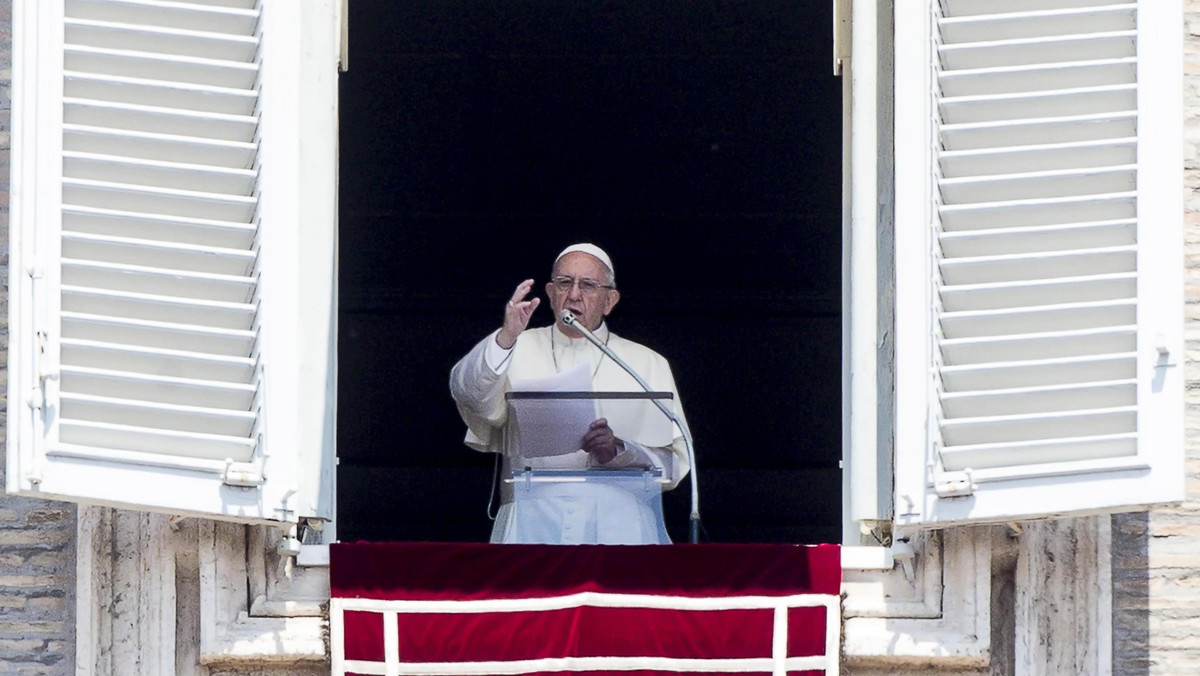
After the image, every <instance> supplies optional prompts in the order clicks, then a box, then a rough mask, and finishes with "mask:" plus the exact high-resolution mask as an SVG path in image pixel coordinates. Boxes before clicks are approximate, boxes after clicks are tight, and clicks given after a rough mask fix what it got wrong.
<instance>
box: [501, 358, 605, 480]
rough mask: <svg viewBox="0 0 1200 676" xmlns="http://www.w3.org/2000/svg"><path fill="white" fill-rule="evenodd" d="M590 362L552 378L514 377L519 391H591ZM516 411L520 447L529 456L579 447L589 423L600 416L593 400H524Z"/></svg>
mask: <svg viewBox="0 0 1200 676" xmlns="http://www.w3.org/2000/svg"><path fill="white" fill-rule="evenodd" d="M588 368H589V365H588V364H586V363H584V364H578V365H577V366H574V367H572V368H569V369H567V370H566V371H563V372H562V373H559V374H558V375H555V376H551V377H549V378H531V379H529V380H514V381H513V382H512V389H513V391H516V392H591V391H592V379H591V373H590V372H589V371H588ZM513 410H514V413H515V414H516V421H515V422H516V433H517V448H519V449H521V455H522V456H524V457H526V458H543V457H548V456H555V455H566V454H568V453H574V452H575V451H578V450H579V442H580V440H581V439H583V435H584V433H585V432H587V428H588V425H590V424H592V421H594V420H595V419H596V418H597V417H598V416H597V415H596V405H595V402H594V401H593V400H591V399H522V400H521V401H520V404H519V405H517V406H514V407H513Z"/></svg>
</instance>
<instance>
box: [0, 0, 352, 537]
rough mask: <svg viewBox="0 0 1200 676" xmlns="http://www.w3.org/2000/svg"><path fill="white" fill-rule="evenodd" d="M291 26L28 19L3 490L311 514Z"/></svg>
mask: <svg viewBox="0 0 1200 676" xmlns="http://www.w3.org/2000/svg"><path fill="white" fill-rule="evenodd" d="M263 5H268V6H269V9H267V10H264V7H263ZM298 8H299V4H298V3H295V4H294V3H291V2H284V3H279V2H275V3H270V0H263V1H261V2H260V0H186V1H182V2H167V1H162V0H65V2H64V1H63V0H51V1H46V0H36V2H35V1H34V0H25V1H22V0H17V1H16V2H14V30H13V32H14V73H13V80H14V120H13V127H14V140H13V169H14V171H13V174H12V183H13V196H12V219H11V228H10V229H11V242H10V247H11V252H12V261H11V262H12V268H11V275H10V294H11V296H10V309H11V313H10V314H11V336H10V340H11V345H10V356H11V358H10V369H11V373H10V390H9V417H8V425H9V448H8V473H7V486H8V490H9V491H10V492H19V493H25V494H30V495H38V496H43V497H61V498H67V499H81V500H87V501H96V502H102V503H106V504H114V505H125V506H133V507H141V508H149V509H155V510H167V511H172V512H177V513H199V514H209V515H216V516H224V517H230V518H238V519H246V520H262V519H267V520H272V519H283V520H293V519H295V518H296V516H298V514H297V507H296V506H297V504H298V499H299V497H298V496H296V495H295V493H296V487H297V485H298V483H303V482H302V481H301V480H300V478H299V477H298V472H300V471H301V470H300V469H299V468H297V467H296V465H297V462H296V457H297V453H296V444H295V443H294V442H293V440H291V439H288V440H286V441H283V440H280V439H278V438H272V436H271V435H269V434H268V432H267V430H268V429H269V427H270V425H268V421H269V420H271V419H272V418H278V420H276V421H275V427H280V426H286V425H289V424H290V425H292V426H294V425H295V424H297V423H298V420H297V416H296V408H297V407H296V406H295V405H292V404H294V402H295V401H296V399H297V397H296V394H295V392H294V389H295V387H296V386H295V383H296V378H295V372H296V371H298V370H299V369H300V363H299V361H298V359H297V358H295V354H296V351H295V350H293V349H291V348H290V347H289V346H288V343H289V342H295V341H296V340H298V339H297V338H296V336H298V335H299V334H300V333H301V331H302V330H303V327H302V326H301V325H300V324H299V322H298V319H297V318H298V313H297V312H296V311H295V308H296V307H298V306H299V304H300V302H299V299H298V298H296V297H295V296H296V293H297V292H296V291H295V288H296V286H297V285H296V284H295V280H294V279H291V278H289V277H286V275H289V274H293V273H294V268H295V267H296V264H292V265H291V266H289V265H286V264H279V265H276V266H275V267H274V268H271V266H270V265H264V261H267V260H272V257H271V255H269V254H270V253H271V252H275V254H276V258H278V256H279V253H278V252H280V251H283V252H292V251H294V250H296V248H297V244H296V241H297V240H298V238H299V236H300V233H299V226H298V221H288V220H287V217H288V215H289V213H290V214H292V215H294V212H295V209H289V208H286V207H284V208H281V207H280V206H279V204H277V203H285V202H289V201H290V202H297V201H298V199H297V197H296V196H297V195H298V194H299V192H300V191H301V185H300V183H299V181H296V180H293V179H294V177H295V176H296V175H297V169H296V167H297V165H298V164H299V162H298V161H297V160H296V157H294V156H292V157H288V156H287V153H286V152H283V151H281V152H278V153H277V154H276V155H274V156H267V155H266V154H265V153H264V152H263V149H264V148H265V147H268V146H271V145H272V143H273V144H274V146H276V147H280V148H287V147H289V146H298V145H299V143H298V138H297V137H298V135H299V127H298V126H297V125H296V124H294V123H291V122H289V119H290V118H289V117H288V113H286V112H285V113H283V114H280V115H277V116H275V117H272V115H273V113H270V112H269V111H270V110H272V108H273V107H274V109H275V110H281V109H283V108H284V107H288V106H295V103H296V102H295V101H285V100H284V99H287V98H288V97H287V96H285V94H286V93H287V91H289V87H290V88H292V89H294V87H291V86H290V85H289V84H287V83H289V82H291V81H294V78H295V76H294V73H295V71H296V70H298V63H299V58H298V55H299V53H300V50H299V49H298V48H297V47H296V45H298V44H299V42H298V41H299V34H300V31H298V30H295V24H296V23H297V22H296V18H295V15H297V14H298V12H299V9H298ZM272 12H273V14H272ZM272 22H274V23H272ZM280 83H284V84H282V85H280ZM273 85H275V86H276V88H275V90H274V91H272V90H271V87H272V86H273ZM267 92H271V95H272V96H274V97H277V99H278V100H272V101H269V100H268V99H267V97H266V95H265V93H267ZM294 98H296V99H298V98H299V97H298V96H296V97H294ZM268 120H270V121H269V122H268ZM272 134H275V135H276V137H272ZM279 135H287V136H290V142H289V139H288V138H284V139H283V140H282V141H281V140H279V138H278V136H279ZM273 138H274V140H273V141H272V139H273ZM272 160H274V164H272ZM265 185H271V186H273V187H274V192H273V193H271V192H270V191H269V190H268V191H265V192H264V186H265ZM329 189H330V190H332V187H330V188H329ZM272 214H273V215H274V216H271V215H272ZM271 218H274V219H275V220H274V222H271V221H270V219H271ZM330 220H332V219H330ZM286 255H289V256H290V255H292V254H291V253H288V254H286ZM331 266H332V261H330V262H329V264H328V266H327V267H326V270H325V272H324V274H326V275H328V274H329V272H328V271H329V270H331ZM264 268H267V269H264ZM314 272H315V273H316V274H318V275H320V274H322V271H321V270H316V271H314ZM272 275H275V276H274V277H272ZM267 288H270V289H271V291H270V292H269V293H268V292H266V291H265V289H267ZM272 321H273V322H274V324H272ZM276 386H278V387H279V388H280V389H279V394H275V393H274V392H273V387H276ZM314 395H315V396H323V395H324V392H323V390H322V391H321V392H320V393H314ZM289 398H290V399H289ZM280 402H285V403H280ZM276 436H278V435H276Z"/></svg>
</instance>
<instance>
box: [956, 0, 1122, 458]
mask: <svg viewBox="0 0 1200 676" xmlns="http://www.w3.org/2000/svg"><path fill="white" fill-rule="evenodd" d="M943 5H944V9H945V11H944V13H943V14H942V15H941V16H938V17H937V19H936V28H935V30H936V31H937V32H938V34H939V36H940V40H938V41H937V57H936V63H937V64H938V68H937V71H936V73H937V79H936V91H935V97H936V107H937V110H936V113H935V114H936V115H938V117H939V118H940V124H939V130H940V132H941V134H940V139H939V140H940V144H939V145H940V147H939V151H938V152H937V153H936V162H937V167H938V169H939V176H938V180H937V190H938V193H939V195H940V205H939V209H938V210H937V212H936V214H935V215H936V218H937V221H938V222H937V223H935V229H936V230H937V232H938V240H939V241H938V242H937V244H936V245H935V246H938V247H940V250H941V255H940V261H939V263H940V264H939V265H938V266H937V269H936V271H935V284H936V291H935V299H937V300H935V303H936V304H937V309H936V327H937V339H936V343H937V344H936V357H935V358H936V359H938V360H939V361H940V368H939V371H940V387H941V397H940V409H941V410H940V416H939V431H940V437H941V449H942V450H941V460H942V464H943V467H944V468H945V469H946V470H949V471H955V470H965V469H968V468H970V469H974V470H986V469H988V468H1002V467H1006V466H1011V465H1015V464H1027V463H1038V462H1045V463H1050V462H1065V461H1073V460H1091V459H1094V458H1096V457H1098V456H1121V455H1128V456H1132V455H1134V454H1135V453H1136V432H1137V427H1136V424H1137V417H1136V410H1137V409H1136V405H1137V396H1136V390H1137V381H1136V354H1135V351H1136V340H1135V339H1136V317H1135V312H1134V309H1135V301H1136V297H1137V286H1136V274H1137V270H1136V265H1137V239H1136V231H1135V229H1134V228H1132V227H1130V226H1131V225H1132V221H1131V217H1132V216H1133V215H1134V214H1135V213H1136V193H1135V190H1136V186H1137V138H1136V135H1137V130H1136V127H1135V119H1136V118H1135V113H1136V110H1137V100H1136V96H1135V93H1136V68H1135V66H1136V59H1137V56H1136V53H1135V47H1136V23H1135V19H1136V9H1137V7H1136V4H1131V3H1107V4H1100V3H1091V4H1084V3H1079V2H1071V1H1069V0H1059V2H1053V1H1051V2H1042V3H1038V4H1037V7H1038V9H1036V10H1032V11H1021V9H1020V8H1019V7H1017V6H1015V5H1013V4H1009V5H1006V6H1005V7H1004V8H1003V9H1000V7H999V6H996V5H994V4H993V5H992V6H981V5H980V3H977V2H975V3H972V2H967V1H965V0H964V1H963V2H952V1H950V2H945V3H943ZM997 10H998V11H1000V12H1002V13H993V12H995V11H997ZM1097 111H1102V112H1103V113H1104V114H1105V115H1104V118H1103V119H1100V120H1097V115H1096V112H1097ZM1097 123H1099V124H1101V125H1103V127H1104V128H1103V130H1099V129H1097V128H1096V127H1097ZM1081 207H1082V208H1081ZM1097 233H1101V234H1102V236H1103V240H1098V239H1097V238H1096V236H1095V235H1096V234H1097Z"/></svg>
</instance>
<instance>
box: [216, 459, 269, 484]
mask: <svg viewBox="0 0 1200 676" xmlns="http://www.w3.org/2000/svg"><path fill="white" fill-rule="evenodd" d="M265 480H266V479H265V477H264V475H263V461H262V459H261V458H260V459H258V460H255V461H254V462H234V461H233V460H232V459H229V458H226V459H225V474H224V475H223V476H222V477H221V481H222V482H223V483H224V484H225V485H226V486H237V487H239V488H257V487H259V486H261V485H263V483H265Z"/></svg>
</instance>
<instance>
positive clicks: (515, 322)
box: [496, 279, 542, 350]
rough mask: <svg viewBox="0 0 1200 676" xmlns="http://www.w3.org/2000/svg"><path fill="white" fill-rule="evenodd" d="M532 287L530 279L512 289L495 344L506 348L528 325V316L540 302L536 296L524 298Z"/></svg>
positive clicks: (514, 342) (530, 315)
mask: <svg viewBox="0 0 1200 676" xmlns="http://www.w3.org/2000/svg"><path fill="white" fill-rule="evenodd" d="M532 288H533V280H532V279H527V280H525V281H523V282H521V283H520V284H518V285H517V288H516V290H515V291H513V295H512V298H510V299H509V300H508V304H507V305H505V306H504V324H503V325H502V326H501V327H500V333H497V334H496V344H497V345H499V346H500V347H502V348H504V349H506V350H507V349H509V348H510V347H512V346H513V345H514V344H516V342H517V336H519V335H521V332H522V331H524V330H525V328H526V327H527V326H529V318H530V317H532V316H533V311H534V310H536V309H537V306H538V304H539V303H541V302H542V299H541V298H538V297H537V296H534V297H533V298H531V299H529V300H525V296H528V295H529V290H530V289H532Z"/></svg>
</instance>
